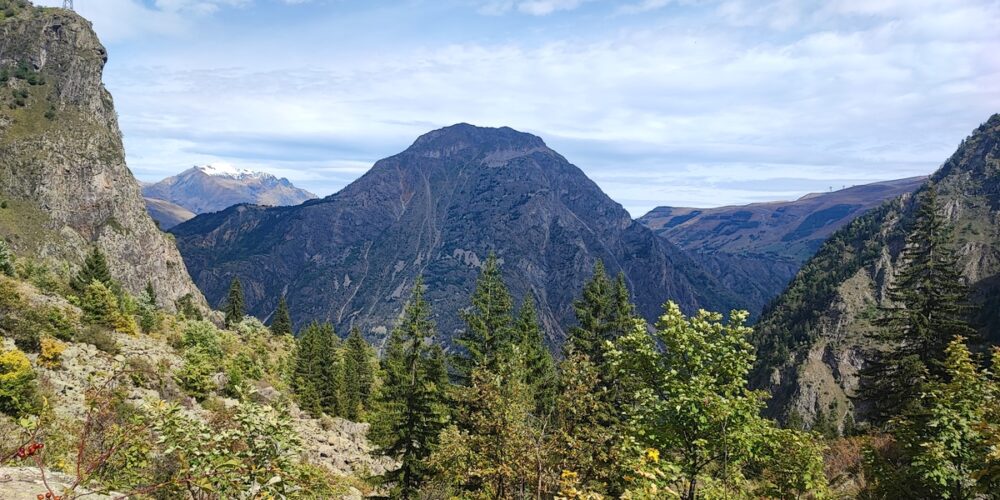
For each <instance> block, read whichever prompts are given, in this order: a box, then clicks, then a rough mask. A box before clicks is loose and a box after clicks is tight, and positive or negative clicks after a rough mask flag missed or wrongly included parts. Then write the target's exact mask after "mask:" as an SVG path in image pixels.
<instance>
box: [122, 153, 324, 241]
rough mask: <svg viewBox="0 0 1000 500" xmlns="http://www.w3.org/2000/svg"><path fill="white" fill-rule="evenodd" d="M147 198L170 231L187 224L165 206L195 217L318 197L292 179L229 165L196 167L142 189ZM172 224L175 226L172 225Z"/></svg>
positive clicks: (161, 224) (151, 212)
mask: <svg viewBox="0 0 1000 500" xmlns="http://www.w3.org/2000/svg"><path fill="white" fill-rule="evenodd" d="M142 193H143V195H144V196H146V198H147V204H148V205H149V213H150V215H152V216H153V219H155V220H156V221H158V222H159V223H160V227H161V228H163V229H168V228H170V227H173V226H174V225H177V224H179V223H180V222H183V221H184V220H187V219H190V218H191V217H193V215H192V216H191V217H187V218H184V219H183V220H176V219H177V218H178V215H183V214H179V213H177V211H176V210H172V212H173V213H164V209H167V208H169V207H167V206H165V205H163V203H164V202H166V203H171V204H173V205H175V206H179V207H181V208H182V209H186V210H188V211H190V212H191V213H194V214H203V213H206V212H218V211H219V210H223V209H225V208H228V207H231V206H233V205H238V204H240V203H251V204H255V205H269V206H285V205H298V204H299V203H302V202H304V201H306V200H311V199H313V198H316V195H314V194H312V193H310V192H309V191H306V190H304V189H299V188H297V187H295V186H294V185H292V183H291V182H289V181H288V179H284V178H281V179H279V178H277V177H275V176H273V175H271V174H268V173H264V172H253V171H249V170H243V169H237V168H235V167H233V166H231V165H228V164H213V165H204V166H200V167H192V168H189V169H187V170H185V171H184V172H181V173H180V174H177V175H175V176H172V177H167V178H166V179H163V180H162V181H160V182H157V183H156V184H150V185H147V186H144V187H143V188H142ZM151 199H152V200H158V201H154V202H153V203H150V200H151ZM171 222H172V223H171Z"/></svg>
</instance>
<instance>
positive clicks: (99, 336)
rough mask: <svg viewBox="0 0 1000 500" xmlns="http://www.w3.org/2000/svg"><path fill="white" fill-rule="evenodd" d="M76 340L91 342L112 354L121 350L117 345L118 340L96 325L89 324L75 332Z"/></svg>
mask: <svg viewBox="0 0 1000 500" xmlns="http://www.w3.org/2000/svg"><path fill="white" fill-rule="evenodd" d="M76 340H77V342H83V343H86V344H91V345H93V346H94V347H96V348H97V349H99V350H101V351H103V352H106V353H108V354H110V355H112V356H114V355H116V354H119V353H120V352H121V347H119V346H118V341H117V340H115V337H114V335H113V334H112V333H111V332H109V331H108V330H107V329H105V328H102V327H100V326H97V325H90V326H88V327H86V328H84V329H83V330H82V331H81V332H80V333H79V334H77V336H76Z"/></svg>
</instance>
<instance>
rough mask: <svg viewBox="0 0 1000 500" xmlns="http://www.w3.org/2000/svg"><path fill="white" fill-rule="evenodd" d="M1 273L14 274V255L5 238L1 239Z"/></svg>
mask: <svg viewBox="0 0 1000 500" xmlns="http://www.w3.org/2000/svg"><path fill="white" fill-rule="evenodd" d="M0 274H5V275H7V276H14V255H13V254H12V253H11V251H10V247H9V246H7V242H6V241H4V240H0Z"/></svg>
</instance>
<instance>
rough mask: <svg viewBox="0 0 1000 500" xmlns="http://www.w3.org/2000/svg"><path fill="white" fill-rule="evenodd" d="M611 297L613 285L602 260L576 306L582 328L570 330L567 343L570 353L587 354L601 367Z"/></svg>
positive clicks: (596, 265)
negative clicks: (602, 344)
mask: <svg viewBox="0 0 1000 500" xmlns="http://www.w3.org/2000/svg"><path fill="white" fill-rule="evenodd" d="M611 297H612V287H611V281H610V280H609V279H608V273H607V271H606V270H605V269H604V262H602V261H600V260H598V261H597V263H596V264H594V274H593V276H591V278H590V280H588V281H587V283H585V284H584V285H583V292H582V296H581V297H580V299H579V300H577V301H575V302H573V309H574V311H575V312H576V321H577V323H578V325H577V326H575V327H573V328H571V329H570V331H569V339H568V340H567V342H566V346H567V350H572V351H574V352H578V353H581V354H586V355H587V356H588V357H589V358H590V360H591V362H593V363H595V364H598V365H599V364H600V360H601V359H603V358H604V354H603V351H604V350H603V348H602V346H601V343H602V340H603V337H604V336H605V331H606V329H607V320H608V318H609V317H610V316H611Z"/></svg>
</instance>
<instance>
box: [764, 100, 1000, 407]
mask: <svg viewBox="0 0 1000 500" xmlns="http://www.w3.org/2000/svg"><path fill="white" fill-rule="evenodd" d="M930 180H931V182H933V183H934V184H935V186H936V188H937V190H938V194H939V203H940V204H941V206H942V207H944V209H945V214H946V215H947V217H948V219H949V220H950V221H951V223H952V225H953V227H954V230H955V240H954V244H955V247H956V248H957V250H958V254H959V256H960V264H961V266H962V274H963V275H964V276H965V277H966V279H967V281H968V283H969V284H970V285H971V287H972V290H973V297H972V299H973V301H974V302H975V303H976V304H977V305H978V306H979V307H978V308H977V309H978V311H979V312H978V314H976V316H975V317H973V318H971V319H972V321H973V323H974V324H975V325H976V326H978V327H980V330H981V333H982V338H983V340H984V342H986V343H988V344H993V345H995V344H997V343H998V342H1000V115H993V116H992V117H991V118H990V119H989V121H987V122H986V123H985V124H983V125H982V126H980V127H979V128H977V129H976V130H975V131H974V132H973V134H972V135H971V136H970V137H969V138H967V139H966V140H965V141H963V142H962V144H961V146H959V148H958V151H956V152H955V154H954V155H952V157H951V158H950V159H949V160H948V161H947V162H945V164H944V165H943V166H942V167H941V168H940V169H939V170H938V171H937V172H936V173H935V174H934V175H933V176H932V177H931V179H930ZM921 189H925V188H921ZM916 199H917V197H916V196H914V195H904V196H902V197H900V198H898V199H896V200H893V201H890V202H888V203H886V204H885V205H883V206H881V207H879V208H877V209H875V210H872V211H870V212H868V213H866V214H865V215H864V216H862V217H860V218H858V219H857V220H855V221H854V222H852V223H851V224H849V225H848V226H846V227H844V228H843V229H841V230H839V231H837V232H836V233H835V234H834V235H833V236H832V237H831V238H830V240H828V241H827V242H826V243H825V244H824V245H823V247H822V248H821V249H820V250H819V252H818V253H817V254H816V256H815V257H813V258H812V259H811V260H810V261H809V262H808V263H807V264H806V265H805V266H804V267H803V269H802V271H801V272H800V273H799V274H798V276H797V277H796V278H795V280H794V281H793V282H792V283H791V285H790V286H789V288H788V290H787V291H786V292H785V293H784V294H782V295H781V297H779V298H778V300H777V301H776V303H775V304H774V305H773V306H772V307H770V308H768V310H767V311H765V313H764V316H763V318H762V319H761V321H760V323H759V325H758V335H759V338H758V342H757V343H758V346H759V348H760V353H759V358H760V359H761V366H760V368H759V370H758V373H757V375H756V380H755V381H754V382H755V385H757V386H759V387H765V388H767V389H769V390H771V392H772V393H773V394H774V397H773V399H772V400H771V402H770V407H769V411H770V412H771V413H772V414H773V415H774V416H778V417H788V416H789V415H791V414H792V413H793V412H794V413H795V414H797V415H798V416H801V417H802V418H803V419H804V420H805V422H806V423H810V422H813V421H814V420H815V419H816V417H817V416H818V415H820V414H823V415H824V416H826V417H827V418H832V419H833V421H834V422H840V423H843V422H845V421H848V420H849V418H848V414H850V416H851V417H853V418H854V419H861V420H863V419H864V418H865V416H866V415H865V411H866V404H865V402H864V401H857V400H854V399H853V397H854V396H855V395H856V394H857V388H858V376H857V374H858V370H859V369H860V368H861V367H862V366H863V365H864V362H865V360H864V353H865V352H866V351H867V350H868V349H870V348H871V347H873V344H872V340H871V337H870V334H872V333H874V331H875V327H874V326H873V321H874V320H875V319H876V318H877V317H878V315H879V311H878V307H879V306H880V305H883V303H884V301H885V300H886V299H885V296H886V290H887V287H888V286H889V284H890V283H891V281H892V279H893V277H894V276H895V274H896V273H897V272H898V267H899V265H900V262H899V256H900V253H901V251H902V249H903V247H904V244H905V241H906V237H907V234H908V233H909V231H910V227H911V225H912V223H913V219H914V215H913V214H914V210H915V200H916Z"/></svg>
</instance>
